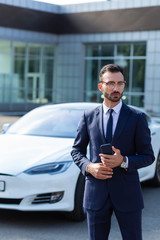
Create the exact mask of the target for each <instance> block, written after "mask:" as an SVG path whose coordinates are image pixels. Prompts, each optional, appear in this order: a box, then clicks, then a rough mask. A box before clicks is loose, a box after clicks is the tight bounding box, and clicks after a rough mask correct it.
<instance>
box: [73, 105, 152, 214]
mask: <svg viewBox="0 0 160 240" xmlns="http://www.w3.org/2000/svg"><path fill="white" fill-rule="evenodd" d="M102 121H103V107H102V105H101V106H99V107H97V108H96V109H93V110H89V111H86V112H85V113H84V115H83V116H82V119H81V121H80V124H79V126H78V130H77V136H76V138H75V142H74V145H73V150H72V152H71V155H72V157H73V160H74V162H75V163H76V164H77V166H78V167H79V168H80V169H81V171H82V173H83V175H86V167H87V165H88V164H89V163H90V162H93V163H98V162H101V160H100V157H99V153H100V145H102V144H105V143H106V139H105V136H104V132H103V122H102ZM88 144H90V159H88V157H87V156H86V153H87V146H88ZM111 144H112V146H114V147H115V148H117V149H119V150H120V151H121V154H122V155H123V156H127V157H128V169H127V170H126V169H123V168H121V167H116V168H114V169H113V177H112V178H111V179H107V180H100V179H96V178H94V177H93V176H92V175H91V174H89V175H88V176H86V181H85V193H84V207H85V208H87V209H91V210H99V209H101V208H102V207H103V205H104V204H105V202H106V200H107V197H108V196H110V198H111V200H112V203H113V206H114V208H116V209H117V210H119V211H123V212H129V211H135V210H138V209H142V208H143V197H142V191H141V186H140V182H139V176H138V172H137V169H139V168H142V167H146V166H148V165H150V164H151V163H153V161H154V154H153V150H152V146H151V137H150V130H149V128H148V124H147V120H146V117H145V114H144V113H142V112H140V111H137V110H135V109H133V108H131V107H129V106H127V105H126V104H124V103H123V104H122V108H121V111H120V115H119V119H118V122H117V126H116V130H115V133H114V136H113V140H112V143H111Z"/></svg>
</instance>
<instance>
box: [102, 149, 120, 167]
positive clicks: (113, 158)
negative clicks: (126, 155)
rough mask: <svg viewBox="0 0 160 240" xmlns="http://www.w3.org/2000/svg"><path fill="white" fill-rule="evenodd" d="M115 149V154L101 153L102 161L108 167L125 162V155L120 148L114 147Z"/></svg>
mask: <svg viewBox="0 0 160 240" xmlns="http://www.w3.org/2000/svg"><path fill="white" fill-rule="evenodd" d="M112 150H113V151H114V155H107V154H103V153H100V154H99V156H100V157H101V161H102V163H103V164H104V166H106V167H110V168H115V167H118V166H120V165H121V163H122V162H123V156H122V155H121V152H120V150H119V149H117V148H115V147H112Z"/></svg>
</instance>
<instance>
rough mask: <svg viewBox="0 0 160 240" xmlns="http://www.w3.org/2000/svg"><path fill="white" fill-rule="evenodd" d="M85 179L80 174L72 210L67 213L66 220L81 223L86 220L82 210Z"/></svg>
mask: <svg viewBox="0 0 160 240" xmlns="http://www.w3.org/2000/svg"><path fill="white" fill-rule="evenodd" d="M84 184H85V178H84V176H83V175H82V174H81V173H80V175H79V178H78V181H77V185H76V192H75V199H74V210H73V211H72V212H70V213H67V215H66V216H67V218H68V219H70V220H73V221H83V220H84V219H85V218H86V212H85V209H84V208H83V195H84Z"/></svg>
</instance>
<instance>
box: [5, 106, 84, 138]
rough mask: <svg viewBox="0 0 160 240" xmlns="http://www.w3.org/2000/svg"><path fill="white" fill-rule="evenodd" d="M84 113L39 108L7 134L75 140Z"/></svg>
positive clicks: (81, 110)
mask: <svg viewBox="0 0 160 240" xmlns="http://www.w3.org/2000/svg"><path fill="white" fill-rule="evenodd" d="M83 112H84V110H83V109H64V108H46V109H45V108H43V109H42V108H39V109H36V110H33V111H31V112H30V113H27V114H26V115H25V116H23V117H22V118H20V119H19V120H18V121H17V122H15V123H14V124H13V125H12V126H11V127H10V128H9V129H8V131H7V133H9V134H21V135H34V136H46V137H64V138H74V137H75V135H76V131H77V127H78V123H79V121H80V119H81V116H82V114H83Z"/></svg>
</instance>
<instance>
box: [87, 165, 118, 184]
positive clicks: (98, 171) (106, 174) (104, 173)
mask: <svg viewBox="0 0 160 240" xmlns="http://www.w3.org/2000/svg"><path fill="white" fill-rule="evenodd" d="M87 172H88V173H90V174H91V175H92V176H93V177H95V178H97V179H102V180H105V179H108V178H112V175H113V169H112V168H110V167H105V166H104V165H103V164H102V163H90V164H89V165H88V166H87Z"/></svg>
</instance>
